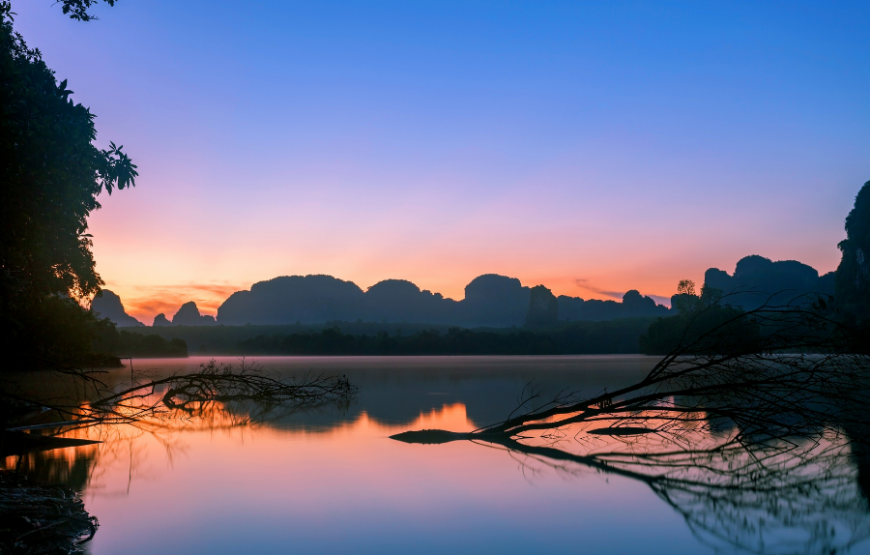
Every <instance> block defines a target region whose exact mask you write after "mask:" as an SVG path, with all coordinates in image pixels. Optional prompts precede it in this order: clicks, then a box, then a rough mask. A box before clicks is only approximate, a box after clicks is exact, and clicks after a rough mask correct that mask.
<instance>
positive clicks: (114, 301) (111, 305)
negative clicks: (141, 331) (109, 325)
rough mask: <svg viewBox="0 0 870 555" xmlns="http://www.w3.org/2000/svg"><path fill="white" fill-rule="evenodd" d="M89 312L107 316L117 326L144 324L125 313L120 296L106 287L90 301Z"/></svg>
mask: <svg viewBox="0 0 870 555" xmlns="http://www.w3.org/2000/svg"><path fill="white" fill-rule="evenodd" d="M91 312H93V313H94V314H95V315H97V316H99V317H100V318H108V319H109V320H111V321H112V322H114V324H115V325H116V326H118V327H119V328H124V327H136V326H144V325H145V324H143V323H142V322H140V321H139V320H137V319H135V318H133V317H132V316H130V315H129V314H127V311H125V310H124V305H123V303H121V297H119V296H118V295H116V294H114V293H113V292H111V291H109V290H108V289H103V290H102V291H100V292H99V293H97V296H96V297H94V300H93V301H92V302H91Z"/></svg>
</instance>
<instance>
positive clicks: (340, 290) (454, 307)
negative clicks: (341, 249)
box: [173, 274, 668, 327]
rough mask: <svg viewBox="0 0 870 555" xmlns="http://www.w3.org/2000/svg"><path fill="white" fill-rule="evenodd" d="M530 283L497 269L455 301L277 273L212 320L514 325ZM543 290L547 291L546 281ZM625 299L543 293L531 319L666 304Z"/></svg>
mask: <svg viewBox="0 0 870 555" xmlns="http://www.w3.org/2000/svg"><path fill="white" fill-rule="evenodd" d="M531 291H532V290H531V289H530V288H529V287H525V286H523V285H522V283H520V280H518V279H516V278H512V277H507V276H501V275H497V274H485V275H482V276H478V277H476V278H475V279H473V280H472V281H471V283H469V284H468V285H467V286H466V287H465V298H464V299H463V300H460V301H455V300H453V299H448V298H445V297H443V296H442V295H441V294H440V293H432V292H430V291H425V290H423V291H421V290H420V288H419V287H417V286H416V285H415V284H413V283H411V282H410V281H407V280H401V279H388V280H384V281H381V282H379V283H377V284H375V285H373V286H371V287H369V288H368V290H366V291H363V290H362V289H361V288H360V287H358V286H357V285H356V284H355V283H353V282H350V281H344V280H341V279H337V278H334V277H332V276H325V275H309V276H283V277H278V278H274V279H271V280H268V281H261V282H258V283H255V284H254V285H253V286H252V287H251V289H250V291H238V292H236V293H233V294H232V295H231V296H230V297H229V298H228V299H227V300H226V301H225V302H224V303H223V304H222V305H221V306H220V308H218V315H217V323H219V324H224V325H245V324H256V325H281V324H295V323H300V324H320V323H324V322H331V321H345V322H348V321H350V322H352V321H357V320H362V321H366V322H406V323H419V324H433V325H434V324H439V325H451V326H461V327H511V326H517V327H519V326H523V325H524V324H526V322H527V317H528V316H529V314H530V313H529V310H530V301H531V298H532V297H531ZM543 291H546V292H547V293H549V290H547V289H546V288H543ZM541 294H544V293H543V292H542V293H541ZM550 295H552V294H550ZM545 296H546V295H545ZM626 299H627V303H625V302H623V303H617V302H614V301H584V300H583V299H579V298H572V297H559V298H558V299H555V298H553V299H552V300H553V301H555V304H552V306H551V303H550V300H549V298H548V299H546V300H545V305H546V308H544V310H543V312H535V314H533V315H532V321H531V322H532V325H534V326H540V325H544V323H545V322H555V321H556V320H557V319H558V318H560V317H561V315H562V314H563V312H564V313H567V314H568V315H569V317H568V318H562V319H563V320H564V319H570V320H612V319H614V318H623V317H631V316H655V315H666V314H667V313H668V309H667V308H666V307H663V306H659V305H656V304H655V301H653V300H652V299H650V298H649V297H643V296H641V295H640V294H639V293H638V292H637V291H630V292H629V293H626ZM566 303H567V305H570V307H569V308H568V309H564V308H563V305H566ZM567 305H566V306H567ZM543 306H544V305H542V307H543ZM577 307H580V308H579V309H578V308H577ZM583 307H586V308H585V309H584V308H583ZM541 318H543V320H541ZM173 323H176V322H175V319H173Z"/></svg>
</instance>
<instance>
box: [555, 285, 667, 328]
mask: <svg viewBox="0 0 870 555" xmlns="http://www.w3.org/2000/svg"><path fill="white" fill-rule="evenodd" d="M669 313H670V311H669V310H668V307H666V306H663V305H660V304H656V302H655V301H654V300H653V299H651V298H650V297H644V296H643V295H641V294H640V293H639V292H638V291H637V290H635V289H632V290H631V291H628V292H627V293H626V294H625V295H623V296H622V302H621V303H618V302H616V301H600V300H598V299H590V300H588V301H584V300H583V299H581V298H580V297H567V296H565V295H560V296H559V317H560V318H561V319H563V320H570V321H572V322H576V321H580V320H592V321H598V322H601V321H605V320H615V319H617V318H635V317H639V316H667V315H668V314H669Z"/></svg>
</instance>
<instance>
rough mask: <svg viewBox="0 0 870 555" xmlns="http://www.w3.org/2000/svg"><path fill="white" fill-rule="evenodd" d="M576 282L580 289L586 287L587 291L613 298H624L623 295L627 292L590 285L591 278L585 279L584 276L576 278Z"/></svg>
mask: <svg viewBox="0 0 870 555" xmlns="http://www.w3.org/2000/svg"><path fill="white" fill-rule="evenodd" d="M574 284H575V285H577V287H579V288H580V289H585V290H587V291H591V292H593V293H596V294H598V295H603V296H605V297H611V298H613V299H619V300H622V296H623V295H625V292H621V293H620V292H619V291H607V290H604V289H599V288H597V287H594V286H592V285H589V280H587V279H583V278H577V279H575V280H574Z"/></svg>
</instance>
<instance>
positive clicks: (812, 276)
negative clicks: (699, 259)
mask: <svg viewBox="0 0 870 555" xmlns="http://www.w3.org/2000/svg"><path fill="white" fill-rule="evenodd" d="M834 283H835V277H834V273H833V272H830V273H828V274H825V275H824V276H821V277H820V276H819V272H818V271H817V270H816V269H815V268H813V267H812V266H808V265H806V264H803V263H801V262H798V261H797V260H781V261H778V262H774V261H772V260H771V259H769V258H765V257H763V256H759V255H757V254H753V255H750V256H746V257H744V258H741V259H740V261H738V262H737V266H736V267H735V269H734V274H733V275H729V274H728V272H725V271H723V270H720V269H718V268H710V269H709V270H707V272H706V273H705V274H704V287H712V288H714V289H718V290H720V291H721V292H722V293H723V294H725V295H727V297H726V298H725V302H726V303H727V304H730V305H732V306H739V307H742V308H744V309H746V310H751V309H754V308H757V307H759V306H761V305H762V304H764V303H765V302H767V301H768V298H769V297H770V296H771V295H776V296H775V297H774V298H773V299H772V302H774V303H785V302H789V301H791V300H792V299H795V298H797V297H800V296H802V295H807V294H812V293H818V294H824V295H833V294H834ZM807 300H809V298H808V299H807Z"/></svg>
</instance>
